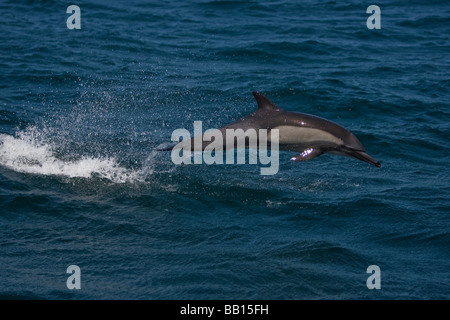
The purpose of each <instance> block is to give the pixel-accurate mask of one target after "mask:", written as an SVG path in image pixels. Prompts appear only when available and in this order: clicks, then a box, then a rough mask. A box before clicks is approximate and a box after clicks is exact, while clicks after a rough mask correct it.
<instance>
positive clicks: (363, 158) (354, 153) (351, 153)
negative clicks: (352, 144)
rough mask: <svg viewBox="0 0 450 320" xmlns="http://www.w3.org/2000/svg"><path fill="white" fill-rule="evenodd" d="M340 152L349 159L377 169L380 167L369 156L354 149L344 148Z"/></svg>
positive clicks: (379, 164)
mask: <svg viewBox="0 0 450 320" xmlns="http://www.w3.org/2000/svg"><path fill="white" fill-rule="evenodd" d="M342 151H343V152H344V153H345V154H346V155H348V156H350V157H353V158H356V159H359V160H361V161H364V162H367V163H370V164H371V165H374V166H375V167H378V168H379V167H381V163H379V162H378V161H377V160H375V159H374V158H372V157H371V156H369V155H368V154H367V153H365V152H364V151H359V150H354V149H350V148H345V149H343V150H342Z"/></svg>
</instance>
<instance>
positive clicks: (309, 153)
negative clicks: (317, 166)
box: [291, 148, 323, 161]
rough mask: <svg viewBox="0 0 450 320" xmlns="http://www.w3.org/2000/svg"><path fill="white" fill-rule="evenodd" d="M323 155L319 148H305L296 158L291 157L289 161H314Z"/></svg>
mask: <svg viewBox="0 0 450 320" xmlns="http://www.w3.org/2000/svg"><path fill="white" fill-rule="evenodd" d="M322 153H323V151H322V150H320V149H319V148H307V149H305V150H303V152H302V153H300V154H299V155H298V156H295V157H292V158H291V161H306V160H311V159H314V158H315V157H318V156H320V155H321V154H322Z"/></svg>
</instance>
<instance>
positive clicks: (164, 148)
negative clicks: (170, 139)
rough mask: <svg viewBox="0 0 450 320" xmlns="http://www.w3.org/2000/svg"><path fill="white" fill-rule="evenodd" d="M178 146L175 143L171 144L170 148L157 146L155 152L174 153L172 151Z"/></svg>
mask: <svg viewBox="0 0 450 320" xmlns="http://www.w3.org/2000/svg"><path fill="white" fill-rule="evenodd" d="M176 145H177V144H176V143H175V144H171V145H168V146H164V145H163V146H157V147H156V148H155V150H156V151H172V149H173V148H174V147H175V146H176Z"/></svg>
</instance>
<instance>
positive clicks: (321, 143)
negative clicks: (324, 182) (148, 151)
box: [163, 91, 381, 167]
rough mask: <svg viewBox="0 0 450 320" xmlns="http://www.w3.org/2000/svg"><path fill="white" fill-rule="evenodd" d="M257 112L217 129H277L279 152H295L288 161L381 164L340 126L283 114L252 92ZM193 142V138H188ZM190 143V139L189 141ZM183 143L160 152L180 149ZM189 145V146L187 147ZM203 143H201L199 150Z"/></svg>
mask: <svg viewBox="0 0 450 320" xmlns="http://www.w3.org/2000/svg"><path fill="white" fill-rule="evenodd" d="M253 96H254V97H255V99H256V102H257V103H258V109H257V110H256V111H255V112H253V113H251V114H249V115H247V116H245V117H243V118H242V119H239V120H237V121H235V122H233V123H230V124H228V125H226V126H224V127H222V128H219V129H218V130H219V131H221V132H222V133H225V132H226V129H235V130H236V129H242V130H244V131H246V130H248V129H255V130H256V132H258V130H259V129H266V130H267V132H270V130H272V129H278V130H279V149H280V150H283V151H293V152H299V154H298V155H297V156H295V157H292V158H291V160H292V161H305V160H310V159H313V158H316V157H318V156H320V155H321V154H323V153H331V154H337V155H342V156H348V157H353V158H356V159H359V160H362V161H365V162H367V163H370V164H372V165H374V166H376V167H381V164H380V163H379V162H378V161H377V160H375V159H374V158H372V157H371V156H369V155H368V154H367V153H366V152H365V149H364V147H363V146H362V144H361V142H359V140H358V138H356V136H355V135H354V134H352V133H351V132H349V131H348V130H346V129H345V128H343V127H342V126H340V125H338V124H336V123H334V122H332V121H329V120H326V119H323V118H320V117H316V116H313V115H310V114H306V113H298V112H291V111H285V110H283V109H281V108H279V107H278V106H277V105H276V104H275V103H273V102H272V101H270V100H269V99H268V98H267V97H265V96H264V95H262V94H261V93H259V92H256V91H255V92H253ZM192 139H194V138H192ZM192 141H193V140H192ZM185 144H186V141H182V142H180V143H179V144H177V145H174V146H171V147H169V148H166V149H163V150H167V151H168V150H172V149H173V148H178V147H180V148H181V147H182V146H183V145H185ZM191 145H193V144H191ZM206 145H207V143H206V144H205V143H203V149H204V148H205V146H206Z"/></svg>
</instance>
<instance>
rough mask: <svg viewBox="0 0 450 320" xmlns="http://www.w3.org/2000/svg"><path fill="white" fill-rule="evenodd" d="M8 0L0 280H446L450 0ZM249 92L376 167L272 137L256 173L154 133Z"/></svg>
mask: <svg viewBox="0 0 450 320" xmlns="http://www.w3.org/2000/svg"><path fill="white" fill-rule="evenodd" d="M72 4H74V5H78V6H79V8H80V18H81V19H80V20H81V29H69V28H68V27H67V24H66V22H67V20H68V18H69V17H70V16H71V13H67V12H66V10H67V7H68V6H69V5H72ZM371 4H376V5H378V6H379V7H380V10H381V15H380V17H381V29H369V28H368V27H367V25H366V21H367V19H368V18H369V17H370V15H371V14H370V13H366V10H367V7H368V6H369V5H371ZM0 17H1V25H2V31H1V33H0V71H1V77H0V93H1V94H0V228H1V232H0V298H2V299H450V210H449V208H450V170H449V163H450V146H449V140H450V124H449V123H450V121H449V120H450V4H449V2H448V1H443V0H440V1H437V0H430V1H414V0H413V1H384V0H383V1H378V2H377V3H361V2H358V1H353V0H350V1H317V0H310V1H308V0H307V1H287V0H286V1H284V0H276V1H262V0H261V1H240V0H235V1H227V0H222V1H219V0H190V1H173V0H166V1H136V0H129V1H106V0H104V1H101V0H98V1H79V2H70V3H68V2H66V1H59V0H55V1H12V0H5V1H1V2H0ZM252 91H259V92H261V93H263V94H264V95H266V96H267V97H268V98H270V99H271V100H273V101H274V102H275V103H276V104H277V105H278V106H280V107H281V108H283V109H285V110H289V111H296V112H304V113H309V114H313V115H316V116H319V117H323V118H326V119H329V120H331V121H334V122H336V123H338V124H340V125H342V126H344V127H345V128H347V129H348V130H350V131H351V132H353V133H354V134H355V135H356V136H357V137H358V139H359V140H360V141H361V142H362V144H363V145H364V147H365V148H366V150H367V153H368V154H370V155H371V156H373V157H374V158H375V159H377V160H378V161H380V162H381V164H382V166H381V168H376V167H374V166H371V165H369V164H367V163H365V162H362V161H359V160H356V159H352V158H345V157H340V156H336V155H327V154H325V155H322V156H320V157H318V158H315V159H313V160H310V161H306V162H292V161H290V158H291V157H292V156H295V154H293V153H291V152H286V151H282V152H280V157H279V159H280V167H279V172H278V173H277V174H275V175H265V176H264V175H261V174H260V168H261V166H259V165H252V164H241V165H237V164H236V165H218V164H216V165H207V164H192V165H188V164H182V165H175V164H174V163H173V162H172V160H171V153H170V152H162V151H157V150H156V149H157V148H158V147H161V146H164V145H167V144H169V143H170V142H171V134H172V132H173V131H174V130H175V129H178V128H186V129H187V130H189V131H190V132H192V131H193V123H194V121H202V122H203V129H204V130H206V129H208V128H218V127H221V126H223V125H225V124H227V123H230V122H232V121H234V120H237V119H239V118H241V117H242V116H244V115H247V114H249V113H251V112H253V111H254V110H256V102H255V100H254V98H253V96H252V94H251V93H252ZM70 265H76V266H78V267H79V268H80V271H81V276H80V283H81V289H72V290H71V289H69V288H68V286H67V282H68V280H69V281H70V279H69V277H70V276H71V273H67V268H68V267H69V266H70ZM371 265H376V266H378V267H379V269H380V273H378V275H379V278H378V279H379V280H380V285H381V287H380V289H369V288H368V285H367V281H368V278H369V277H371V275H372V274H371V273H368V272H367V269H368V267H369V266H371ZM374 275H375V274H374ZM369 280H370V279H369ZM369 282H370V281H369Z"/></svg>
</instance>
